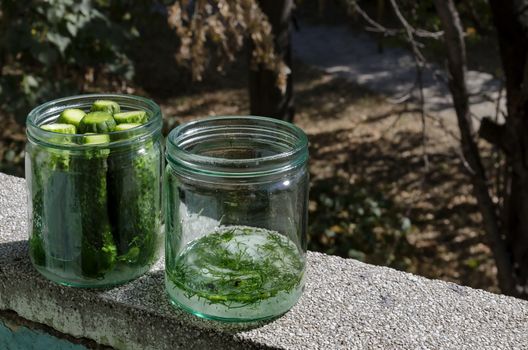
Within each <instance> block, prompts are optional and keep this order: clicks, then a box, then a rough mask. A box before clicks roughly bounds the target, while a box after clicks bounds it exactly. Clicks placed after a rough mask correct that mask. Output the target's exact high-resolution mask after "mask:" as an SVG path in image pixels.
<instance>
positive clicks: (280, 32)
mask: <svg viewBox="0 0 528 350" xmlns="http://www.w3.org/2000/svg"><path fill="white" fill-rule="evenodd" d="M258 3H259V5H260V7H261V9H262V11H263V12H264V14H266V16H268V20H269V22H270V24H271V27H272V31H273V35H274V37H275V52H276V54H277V55H278V56H279V57H281V58H282V59H283V60H284V63H285V64H286V65H287V66H288V67H290V70H291V67H292V52H291V26H292V21H291V15H292V10H293V7H294V0H281V1H277V0H258ZM251 45H252V44H250V46H251ZM250 49H252V48H251V47H250ZM249 100H250V110H251V114H252V115H261V116H267V117H273V118H277V119H283V120H287V121H292V120H293V115H294V108H293V81H292V74H291V73H290V74H288V77H287V82H286V89H285V91H284V93H283V92H282V91H281V89H280V88H279V87H278V86H277V73H275V72H273V71H270V70H268V69H266V68H265V67H263V66H262V65H259V67H257V70H250V72H249Z"/></svg>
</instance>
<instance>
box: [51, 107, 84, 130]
mask: <svg viewBox="0 0 528 350" xmlns="http://www.w3.org/2000/svg"><path fill="white" fill-rule="evenodd" d="M85 115H86V113H84V111H83V110H82V109H77V108H68V109H65V110H64V111H62V113H61V114H60V115H59V119H57V123H63V124H71V125H75V127H79V123H80V122H81V119H82V118H83V117H84V116H85Z"/></svg>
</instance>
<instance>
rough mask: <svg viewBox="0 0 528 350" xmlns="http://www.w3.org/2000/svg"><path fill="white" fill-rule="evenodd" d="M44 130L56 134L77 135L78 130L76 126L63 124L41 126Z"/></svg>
mask: <svg viewBox="0 0 528 350" xmlns="http://www.w3.org/2000/svg"><path fill="white" fill-rule="evenodd" d="M40 128H41V129H42V130H46V131H51V132H56V133H60V134H75V132H76V129H75V125H70V124H63V123H53V124H45V125H41V126H40Z"/></svg>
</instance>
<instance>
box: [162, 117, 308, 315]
mask: <svg viewBox="0 0 528 350" xmlns="http://www.w3.org/2000/svg"><path fill="white" fill-rule="evenodd" d="M166 158H167V167H166V171H165V176H164V196H165V198H164V203H165V204H164V205H165V230H166V244H165V265H166V270H165V271H166V275H165V284H166V289H167V293H168V295H169V298H170V300H171V301H172V303H173V304H175V305H177V306H179V307H181V308H183V309H185V310H187V311H189V312H191V313H193V314H195V315H197V316H200V317H204V318H209V319H216V320H223V321H235V322H237V321H240V322H246V321H255V320H261V319H269V318H273V317H276V316H279V315H281V314H283V313H285V312H286V311H288V310H289V309H290V308H291V307H292V306H293V305H294V304H295V303H296V302H297V300H298V299H299V297H300V296H301V293H302V290H303V286H304V273H305V264H306V226H307V213H308V211H307V208H308V207H307V206H308V168H307V160H308V141H307V137H306V135H305V133H304V132H303V131H302V130H301V129H299V128H298V127H296V126H294V125H293V124H290V123H287V122H283V121H280V120H275V119H271V118H265V117H216V118H209V119H204V120H201V121H196V122H191V123H188V124H184V125H181V126H179V127H178V128H176V129H174V130H173V131H172V132H171V133H170V134H169V137H168V140H167V152H166Z"/></svg>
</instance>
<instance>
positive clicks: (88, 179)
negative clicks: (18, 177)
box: [26, 94, 163, 287]
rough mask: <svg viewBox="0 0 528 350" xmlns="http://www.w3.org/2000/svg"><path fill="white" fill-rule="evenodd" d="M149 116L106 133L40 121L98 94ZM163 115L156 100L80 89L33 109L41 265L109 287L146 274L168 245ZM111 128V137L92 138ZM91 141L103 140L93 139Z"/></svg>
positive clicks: (32, 248)
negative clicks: (71, 130) (63, 129)
mask: <svg viewBox="0 0 528 350" xmlns="http://www.w3.org/2000/svg"><path fill="white" fill-rule="evenodd" d="M98 99H105V100H113V101H115V102H117V103H119V105H120V106H121V111H122V112H126V111H131V110H144V111H146V112H147V115H148V116H149V120H148V121H147V122H146V123H145V124H143V125H141V126H139V127H136V128H133V129H129V130H125V131H115V132H110V133H108V136H105V135H86V134H72V135H67V134H58V133H53V132H49V131H46V130H44V129H41V128H40V127H39V126H41V125H44V124H49V123H51V122H54V121H56V119H57V118H58V116H59V114H60V113H61V112H62V111H63V110H64V109H67V108H78V109H83V110H84V111H86V112H87V111H88V110H89V109H90V106H91V105H92V103H93V102H94V101H95V100H98ZM161 125H162V117H161V111H160V108H159V106H158V105H157V104H156V103H154V102H153V101H151V100H148V99H145V98H142V97H138V96H131V95H112V94H97V95H81V96H73V97H67V98H62V99H58V100H54V101H51V102H47V103H45V104H43V105H40V106H38V107H37V108H35V109H33V110H32V111H31V112H30V113H29V115H28V117H27V140H28V141H27V145H26V182H27V187H28V204H29V205H28V215H29V225H28V229H29V254H30V257H31V261H32V263H33V265H34V266H35V268H36V269H37V271H38V272H40V273H41V274H42V275H44V276H45V277H47V278H48V279H50V280H52V281H55V282H58V283H60V284H64V285H68V286H74V287H110V286H114V285H118V284H122V283H125V282H127V281H130V280H132V279H134V278H136V277H139V276H140V275H142V274H143V273H145V272H146V271H148V269H149V268H150V266H151V265H152V264H153V263H154V262H155V261H156V260H157V258H158V257H159V248H160V245H161V242H160V241H161V231H160V225H161V214H160V213H161V172H162V169H163V157H162V146H161ZM98 136H104V137H105V138H106V139H105V140H106V141H105V142H101V143H97V142H92V143H88V144H87V143H86V140H87V139H86V138H89V137H92V138H94V137H95V138H96V137H98ZM92 141H97V140H96V139H92Z"/></svg>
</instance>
